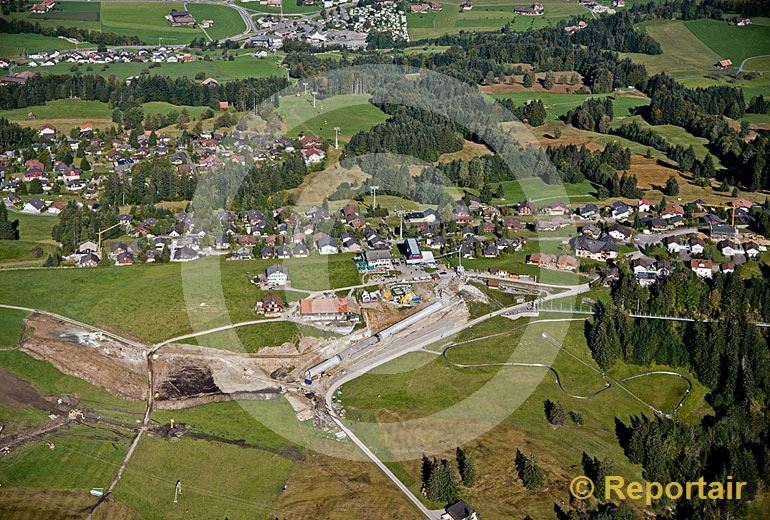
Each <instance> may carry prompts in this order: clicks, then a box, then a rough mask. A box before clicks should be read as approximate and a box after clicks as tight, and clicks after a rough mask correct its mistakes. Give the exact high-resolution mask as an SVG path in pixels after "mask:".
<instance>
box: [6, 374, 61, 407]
mask: <svg viewBox="0 0 770 520" xmlns="http://www.w3.org/2000/svg"><path fill="white" fill-rule="evenodd" d="M0 388H2V391H0V404H2V405H5V406H10V407H12V408H22V407H24V406H32V407H33V408H37V409H39V410H46V411H53V410H55V409H56V407H55V406H54V405H53V404H52V403H51V402H50V401H48V400H47V399H45V398H43V396H41V395H40V394H39V393H38V392H37V390H35V387H34V386H32V385H31V384H30V383H29V382H27V381H25V380H23V379H20V378H18V377H17V376H16V374H14V373H13V372H9V371H8V370H6V369H4V368H0Z"/></svg>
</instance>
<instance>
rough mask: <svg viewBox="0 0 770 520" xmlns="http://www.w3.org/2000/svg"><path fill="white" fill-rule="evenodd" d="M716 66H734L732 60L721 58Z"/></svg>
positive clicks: (722, 67) (721, 67) (724, 67)
mask: <svg viewBox="0 0 770 520" xmlns="http://www.w3.org/2000/svg"><path fill="white" fill-rule="evenodd" d="M714 66H715V67H717V68H720V69H729V68H730V67H732V66H733V62H732V60H719V61H718V62H717V63H716V64H715V65H714Z"/></svg>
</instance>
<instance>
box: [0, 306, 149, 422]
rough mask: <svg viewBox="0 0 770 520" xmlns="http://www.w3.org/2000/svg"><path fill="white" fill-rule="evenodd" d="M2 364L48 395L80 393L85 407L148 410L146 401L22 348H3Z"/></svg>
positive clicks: (125, 410) (0, 356) (131, 412)
mask: <svg viewBox="0 0 770 520" xmlns="http://www.w3.org/2000/svg"><path fill="white" fill-rule="evenodd" d="M3 312H6V311H3ZM0 367H2V368H5V369H6V370H9V371H11V372H13V373H14V374H16V375H17V376H18V377H20V378H21V379H24V380H25V381H29V382H30V383H31V384H32V386H34V387H35V389H36V390H37V391H38V392H39V393H40V394H41V395H43V396H44V397H53V398H57V397H59V396H61V395H62V394H77V395H79V396H80V402H81V406H84V407H87V408H92V409H94V410H99V411H102V412H107V413H109V412H119V413H121V414H125V413H128V414H137V416H138V414H139V413H140V412H141V411H143V410H144V403H143V402H138V401H137V402H132V401H125V400H123V399H119V398H117V397H115V396H113V395H112V394H110V393H108V392H107V391H106V390H104V389H102V388H100V387H97V386H94V385H92V384H90V383H87V382H86V381H84V380H82V379H79V378H77V377H73V376H70V375H67V374H64V373H62V372H60V371H59V370H58V369H57V368H55V367H54V366H53V365H51V364H50V363H48V362H47V361H40V360H38V359H35V358H33V357H31V356H29V355H27V354H25V353H24V352H21V351H19V350H4V351H0Z"/></svg>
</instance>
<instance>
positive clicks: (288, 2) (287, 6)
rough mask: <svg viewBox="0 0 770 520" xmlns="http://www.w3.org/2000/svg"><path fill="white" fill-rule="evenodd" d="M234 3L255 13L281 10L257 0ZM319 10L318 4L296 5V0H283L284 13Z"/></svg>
mask: <svg viewBox="0 0 770 520" xmlns="http://www.w3.org/2000/svg"><path fill="white" fill-rule="evenodd" d="M235 3H236V4H238V5H239V6H241V7H245V8H246V9H248V10H250V11H255V12H257V13H270V14H279V13H280V12H281V9H280V8H278V7H268V6H267V5H259V2H243V1H242V0H236V1H235ZM320 10H321V6H320V5H304V4H302V5H297V2H296V0H284V2H283V12H284V14H307V13H317V12H318V11H320Z"/></svg>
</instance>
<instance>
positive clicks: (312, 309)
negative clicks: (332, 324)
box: [299, 295, 361, 321]
mask: <svg viewBox="0 0 770 520" xmlns="http://www.w3.org/2000/svg"><path fill="white" fill-rule="evenodd" d="M299 314H300V317H301V318H302V319H303V320H306V321H358V319H359V318H360V317H361V308H360V307H359V305H358V303H357V302H356V301H355V299H353V298H352V297H347V298H345V297H342V296H336V295H332V296H321V297H318V298H305V299H303V300H301V301H300V305H299Z"/></svg>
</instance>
